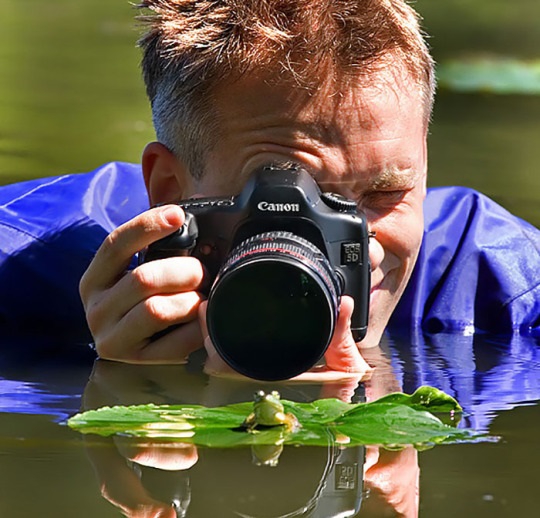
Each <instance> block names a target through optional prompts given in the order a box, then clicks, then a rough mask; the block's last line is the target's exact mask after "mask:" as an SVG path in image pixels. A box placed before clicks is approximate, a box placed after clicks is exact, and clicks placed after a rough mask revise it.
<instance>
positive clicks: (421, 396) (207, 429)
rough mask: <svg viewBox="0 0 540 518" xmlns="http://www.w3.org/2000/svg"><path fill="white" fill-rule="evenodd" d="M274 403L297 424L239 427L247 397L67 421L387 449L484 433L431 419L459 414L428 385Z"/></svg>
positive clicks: (101, 429)
mask: <svg viewBox="0 0 540 518" xmlns="http://www.w3.org/2000/svg"><path fill="white" fill-rule="evenodd" d="M282 403H283V406H284V408H285V411H286V412H288V413H292V414H294V415H295V416H296V418H297V420H298V422H299V423H300V426H299V427H298V428H297V429H294V430H288V429H287V428H286V427H285V426H280V425H278V426H273V427H259V428H258V429H256V430H255V431H252V432H248V431H247V430H245V429H244V428H242V426H241V425H242V423H243V422H244V420H245V419H246V417H247V416H248V415H249V414H250V412H251V411H252V409H253V403H239V404H235V405H228V406H224V407H216V408H207V407H204V406H200V405H154V404H149V405H139V406H131V407H122V406H116V407H103V408H100V409H98V410H90V411H87V412H84V413H81V414H77V415H75V416H74V417H72V418H71V419H69V421H68V425H69V426H70V427H71V428H73V429H75V430H78V431H79V432H81V433H93V434H99V435H104V436H109V435H114V434H122V435H129V436H133V437H143V438H159V439H161V440H169V441H182V442H188V443H192V444H196V445H199V446H207V447H213V448H231V447H239V446H254V445H278V444H279V445H281V444H301V445H310V446H328V444H344V445H347V446H354V445H367V444H377V445H383V446H386V447H388V448H400V447H404V446H405V445H408V444H414V445H415V446H417V447H418V448H426V447H430V446H432V445H434V444H442V443H449V442H463V441H469V442H470V441H478V440H488V439H489V438H487V437H485V435H483V434H479V433H477V432H475V431H473V430H467V429H457V428H455V427H454V426H449V425H447V424H444V423H443V422H442V421H441V420H440V419H439V418H438V417H436V416H435V415H434V413H443V414H444V416H449V415H453V414H455V413H460V412H461V407H460V406H459V404H458V403H457V401H456V400H455V399H453V398H452V397H450V396H448V395H447V394H445V393H444V392H442V391H440V390H438V389H435V388H433V387H420V388H419V389H418V390H417V391H416V392H415V393H414V394H412V395H407V394H401V393H396V394H389V395H387V396H385V397H383V398H381V399H379V400H377V401H373V402H370V403H357V404H348V403H343V402H342V401H339V400H338V399H321V400H317V401H313V402H312V403H296V402H294V401H285V400H284V401H282ZM454 424H455V423H454Z"/></svg>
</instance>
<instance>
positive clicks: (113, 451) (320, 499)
mask: <svg viewBox="0 0 540 518" xmlns="http://www.w3.org/2000/svg"><path fill="white" fill-rule="evenodd" d="M107 441H108V443H109V444H108V446H109V447H104V444H102V443H98V442H94V443H89V444H88V455H89V458H90V460H91V462H92V464H93V467H94V469H95V471H96V473H97V475H98V477H99V482H100V487H101V488H102V489H101V491H102V494H103V496H104V497H105V498H106V499H107V500H109V501H110V502H111V503H112V504H113V505H114V506H116V507H118V508H119V509H121V510H122V512H123V513H124V514H125V515H126V516H131V517H132V516H137V514H136V513H137V512H138V510H140V508H141V507H143V506H144V507H145V508H146V510H147V516H162V515H159V514H158V511H159V512H162V513H165V514H164V515H167V516H168V515H171V516H174V515H173V514H172V512H171V509H172V508H174V509H175V512H176V515H177V516H190V517H207V516H216V515H217V514H216V513H218V512H219V516H220V517H223V518H225V517H228V516H246V517H247V516H253V517H276V518H277V517H285V516H287V517H288V516H290V517H293V516H306V517H313V518H315V517H317V518H331V517H334V516H336V517H337V516H340V517H345V516H355V515H356V514H357V512H358V510H359V508H360V506H361V502H362V491H363V485H362V467H363V461H364V449H363V448H361V447H357V448H349V449H344V448H336V447H332V446H329V447H328V448H285V450H284V452H283V454H282V456H281V459H280V462H279V464H278V465H277V466H276V467H268V466H257V465H255V464H254V463H252V462H251V459H250V455H249V451H248V450H247V449H245V448H240V449H228V450H221V449H203V450H201V451H199V452H198V455H196V456H194V455H193V451H192V448H194V447H193V446H187V445H182V444H174V445H173V444H170V443H169V444H168V445H164V444H160V443H151V442H148V441H144V442H141V441H130V444H129V445H128V446H126V445H125V444H122V440H120V441H119V440H118V438H116V439H107ZM119 443H120V444H119ZM171 466H174V468H171ZM150 510H152V513H154V514H151V513H150V512H149V511H150Z"/></svg>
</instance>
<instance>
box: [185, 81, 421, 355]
mask: <svg viewBox="0 0 540 518" xmlns="http://www.w3.org/2000/svg"><path fill="white" fill-rule="evenodd" d="M397 75H398V74H396V76H397ZM215 104H216V107H217V114H218V124H219V127H220V135H221V137H220V140H219V142H218V144H217V146H216V147H215V148H214V149H213V150H212V153H211V155H210V157H209V159H208V161H207V167H206V172H205V175H204V176H203V178H202V179H201V180H200V181H197V182H195V181H191V183H188V185H187V187H186V190H187V192H184V193H183V195H184V197H189V196H192V195H195V194H202V195H205V196H215V195H225V194H237V193H238V192H239V191H241V189H242V187H243V185H244V183H245V182H246V180H247V178H248V176H249V174H250V172H251V171H253V170H254V169H255V168H256V167H257V166H260V165H262V164H265V163H268V162H271V161H276V160H280V161H281V160H292V161H295V162H298V163H301V164H303V165H305V166H306V168H307V169H308V170H309V171H311V172H312V173H313V175H314V177H315V179H316V180H317V182H318V183H319V185H320V187H321V189H322V190H324V191H333V192H337V193H340V194H342V195H344V196H347V197H349V198H352V199H354V200H356V201H357V202H358V207H359V208H360V209H362V210H363V211H364V212H365V214H366V216H367V219H368V223H369V228H370V230H372V231H375V232H376V237H375V238H372V239H370V244H369V255H370V260H371V268H372V274H371V286H372V287H371V301H370V315H369V317H370V320H369V326H368V334H367V336H366V338H365V339H364V340H363V342H362V343H361V344H360V345H361V346H362V347H371V346H375V345H377V344H378V343H379V341H380V338H381V336H382V333H383V332H384V328H385V327H386V325H387V323H388V320H389V318H390V315H391V314H392V311H393V310H394V308H395V306H396V304H397V302H398V300H399V298H400V296H401V294H402V293H403V290H404V288H405V285H406V284H407V281H408V279H409V277H410V275H411V272H412V269H413V266H414V263H415V260H416V257H417V254H418V250H419V247H420V243H421V240H422V234H423V216H422V201H423V199H424V196H425V186H426V166H427V156H426V122H425V111H424V107H423V104H422V102H421V97H420V93H419V92H418V88H415V87H414V86H413V85H411V84H409V83H408V82H407V80H406V79H403V78H399V77H394V74H391V73H386V74H384V75H382V74H381V76H380V77H379V78H378V80H377V82H376V85H374V86H371V87H365V86H358V87H353V88H351V89H349V90H348V91H347V92H346V93H345V95H343V96H342V97H341V98H340V101H339V102H337V98H336V97H335V96H330V95H325V93H323V92H322V91H321V92H319V94H317V95H316V96H314V97H309V96H307V95H306V93H305V92H303V91H302V90H300V89H298V88H287V87H285V86H279V87H277V86H275V85H270V84H268V83H265V82H264V81H262V80H260V79H253V78H244V79H242V80H240V81H238V82H236V83H234V84H232V85H227V86H223V87H220V88H219V89H218V91H217V92H216V94H215Z"/></svg>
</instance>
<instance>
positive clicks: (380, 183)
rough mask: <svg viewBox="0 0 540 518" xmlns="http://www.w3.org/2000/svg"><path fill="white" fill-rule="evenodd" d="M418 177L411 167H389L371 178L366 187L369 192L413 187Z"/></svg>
mask: <svg viewBox="0 0 540 518" xmlns="http://www.w3.org/2000/svg"><path fill="white" fill-rule="evenodd" d="M418 176H419V175H418V172H417V171H416V170H415V169H413V168H411V167H408V168H404V169H400V168H399V167H388V168H385V169H384V170H382V171H381V172H380V173H378V174H377V175H374V176H373V177H372V178H370V179H369V180H368V181H367V182H366V184H365V187H366V188H367V190H369V191H377V190H384V189H390V188H391V189H396V188H406V187H413V186H414V184H415V183H416V181H417V180H418ZM355 183H360V182H355Z"/></svg>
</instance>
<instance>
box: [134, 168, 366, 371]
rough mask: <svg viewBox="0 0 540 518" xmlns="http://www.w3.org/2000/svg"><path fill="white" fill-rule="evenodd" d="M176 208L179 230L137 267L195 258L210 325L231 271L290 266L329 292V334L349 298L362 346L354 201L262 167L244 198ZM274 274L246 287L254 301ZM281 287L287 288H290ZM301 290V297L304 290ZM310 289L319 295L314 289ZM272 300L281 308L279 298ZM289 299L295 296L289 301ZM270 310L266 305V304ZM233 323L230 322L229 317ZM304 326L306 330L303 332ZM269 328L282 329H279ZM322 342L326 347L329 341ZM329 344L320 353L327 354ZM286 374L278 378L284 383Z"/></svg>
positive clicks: (360, 220) (358, 223)
mask: <svg viewBox="0 0 540 518" xmlns="http://www.w3.org/2000/svg"><path fill="white" fill-rule="evenodd" d="M178 205H179V206H181V207H182V208H183V210H184V211H185V213H186V222H185V224H184V226H183V227H182V228H181V229H180V230H178V231H177V232H175V233H173V234H172V235H170V236H167V237H165V238H163V239H161V240H159V241H157V242H155V243H153V244H152V245H150V246H149V247H148V249H147V250H145V251H143V252H141V257H140V261H141V260H142V261H143V262H145V261H150V260H154V259H160V258H164V257H170V256H180V255H188V254H189V255H193V256H195V257H197V258H198V259H199V260H200V261H201V263H202V264H203V265H204V266H205V268H206V270H207V271H208V273H209V275H210V277H211V278H212V279H214V284H213V287H212V289H211V290H210V294H209V302H208V313H207V315H208V316H209V317H210V312H211V310H212V311H214V310H215V311H217V312H219V311H220V308H219V307H218V306H216V305H212V299H213V295H214V293H215V289H216V286H218V284H219V281H220V279H222V278H225V277H226V276H227V275H229V274H230V273H231V272H234V270H235V269H236V270H238V271H240V270H241V269H242V266H243V264H244V263H245V262H246V261H248V262H252V263H257V264H259V266H260V265H261V264H262V262H267V263H268V267H270V266H271V265H276V266H277V264H278V263H280V264H281V263H291V264H292V263H294V268H297V269H298V271H299V272H300V270H304V269H305V270H306V272H307V273H306V275H307V276H308V277H309V279H308V281H309V282H311V280H312V278H315V277H316V280H315V281H313V282H315V284H317V286H319V285H320V286H322V288H321V289H322V290H323V291H324V292H325V293H327V292H328V293H330V292H332V294H329V295H328V298H329V300H330V299H332V298H336V296H337V301H336V302H335V303H330V306H332V308H331V309H332V311H333V310H335V311H334V312H335V313H336V314H335V315H334V316H332V315H330V316H329V317H328V318H329V319H330V320H333V321H332V322H330V324H329V325H330V327H331V328H332V329H331V331H332V333H333V325H334V324H335V319H337V309H338V308H339V296H340V295H350V296H351V297H353V299H354V301H355V307H354V312H353V315H352V320H351V330H352V333H353V336H354V339H355V340H356V341H360V340H361V339H362V338H363V337H364V336H365V333H366V330H367V324H368V310H369V293H370V264H369V253H368V241H369V235H368V228H367V222H366V217H365V215H364V214H363V213H362V212H361V211H359V210H357V207H356V203H355V202H354V201H353V200H349V199H347V198H344V197H342V196H340V195H338V194H333V193H321V191H320V189H319V187H318V185H317V183H316V182H315V180H314V179H313V178H312V176H311V175H310V174H309V173H308V172H307V171H305V170H304V169H303V168H301V167H300V166H292V167H290V168H286V167H277V166H270V165H266V166H263V167H261V168H259V169H257V170H256V171H254V173H253V174H252V175H251V177H250V180H249V181H248V183H247V184H246V186H245V187H244V189H243V190H242V192H241V193H240V194H238V195H236V196H228V197H213V198H198V199H189V200H183V201H180V202H179V203H178ZM298 247H300V248H298ZM263 259H264V261H263ZM246 271H247V270H246ZM272 272H273V270H272V269H270V270H268V274H267V273H266V270H265V273H260V272H258V273H257V274H256V275H255V277H254V278H253V279H252V281H253V282H252V283H251V284H252V286H251V288H250V289H252V293H257V295H256V297H258V292H256V291H255V290H257V285H259V284H264V282H266V281H268V279H267V277H268V275H270V276H273V273H272ZM287 275H288V274H287ZM299 275H300V274H299ZM300 276H301V277H302V279H301V280H299V281H298V282H299V283H300V284H301V285H302V286H304V287H305V286H306V285H307V284H306V283H308V284H309V282H308V281H306V278H305V275H304V273H302V274H301V275H300ZM287 278H288V277H287ZM295 278H296V275H295ZM284 279H285V278H284ZM238 282H240V281H238ZM270 282H271V281H270ZM276 282H277V278H276ZM295 282H296V280H295ZM231 283H233V281H232V280H231ZM284 283H285V284H288V281H286V280H285V281H284ZM238 287H239V285H238V286H235V285H234V284H231V290H232V293H235V292H236V291H238V297H241V296H242V293H240V292H242V290H236V288H238ZM261 289H263V288H261ZM302 289H304V288H302ZM305 289H306V293H307V292H308V291H309V288H305ZM314 289H315V291H317V293H318V292H319V288H317V287H316V288H314ZM334 290H335V294H334ZM245 293H247V292H245V290H244V294H245ZM295 293H298V290H297V291H296V292H295ZM262 296H263V297H264V294H263V295H262ZM317 296H320V295H317ZM238 297H235V296H231V298H230V299H228V302H227V303H225V302H224V303H222V304H223V305H227V306H230V305H231V304H234V303H235V301H236V299H237V298H238ZM276 297H278V298H279V300H280V301H281V300H284V299H282V298H281V295H279V296H276ZM287 297H289V298H291V297H294V295H293V294H292V293H290V294H288V295H287ZM270 298H271V297H270ZM261 300H262V305H266V304H267V300H266V299H265V298H262V299H261ZM276 300H277V299H276ZM287 300H288V299H287ZM246 303H247V304H249V301H247V302H246ZM268 303H270V304H271V300H270V301H269V302H268ZM277 303H278V302H277ZM308 304H309V303H308ZM304 305H305V301H304ZM334 305H335V306H336V307H335V308H334V307H333V306H334ZM231 311H232V310H231ZM269 311H270V313H268V314H267V315H266V317H265V318H266V320H265V322H267V320H268V319H272V316H273V315H274V313H272V311H273V310H269ZM332 311H330V313H332ZM232 315H233V318H232V320H234V315H235V313H234V312H232ZM324 318H326V317H324ZM308 320H309V319H308ZM308 320H306V322H305V323H304V324H306V323H307V324H306V325H309V321H308ZM274 324H275V326H281V325H282V323H280V322H279V321H277V322H274ZM224 325H225V326H226V325H227V324H226V323H225V324H224ZM231 325H232V324H231ZM265 325H266V324H265ZM325 330H326V328H325ZM286 331H287V330H286V329H285V330H284V332H286ZM209 332H210V336H211V338H212V340H213V341H214V344H216V341H217V342H219V340H215V339H214V338H215V337H214V336H212V332H213V326H212V319H211V318H210V319H209ZM261 332H263V331H262V330H261ZM325 332H326V331H325ZM332 333H330V337H331V334H332ZM326 341H327V342H328V343H329V339H328V340H326ZM328 343H326V344H325V345H324V346H323V347H322V349H326V347H327V345H328ZM253 347H256V345H253ZM216 348H217V349H218V352H219V353H220V354H221V355H222V356H223V357H224V359H225V361H227V362H228V363H229V364H230V365H231V366H232V367H233V368H235V369H236V370H239V371H240V372H242V373H244V374H246V375H248V376H251V377H255V378H257V379H278V378H276V374H273V375H265V374H264V372H263V373H262V374H261V373H254V372H252V370H253V369H251V368H250V369H247V371H246V369H245V368H243V367H242V365H240V366H239V365H238V362H236V361H234V360H233V361H231V359H230V358H227V354H226V351H225V353H224V354H222V353H223V351H222V350H221V347H216ZM322 353H324V351H322ZM322 353H321V351H318V353H317V356H318V357H320V356H322ZM308 356H310V358H311V359H310V360H309V362H313V359H314V358H313V356H311V355H308ZM291 361H292V360H291ZM294 361H296V360H294ZM300 364H301V365H300ZM310 366H312V364H311V365H307V367H308V368H309V367H310ZM298 369H303V370H306V364H304V362H303V361H300V362H299V365H298V367H297V369H296V370H298ZM255 370H256V369H255ZM303 370H301V371H299V372H298V373H300V372H303ZM284 374H285V373H283V374H281V375H279V378H281V379H284V378H283V377H282V376H283V375H284ZM287 374H288V373H287ZM287 377H290V376H287Z"/></svg>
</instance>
